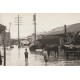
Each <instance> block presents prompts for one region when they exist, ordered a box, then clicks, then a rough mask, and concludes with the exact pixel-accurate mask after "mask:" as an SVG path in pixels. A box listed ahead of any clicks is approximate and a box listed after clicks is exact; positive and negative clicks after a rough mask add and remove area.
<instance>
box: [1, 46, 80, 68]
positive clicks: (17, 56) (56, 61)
mask: <svg viewBox="0 0 80 80" xmlns="http://www.w3.org/2000/svg"><path fill="white" fill-rule="evenodd" d="M25 48H27V50H28V53H29V57H28V60H27V59H26V60H25V56H24V51H25ZM25 48H20V49H19V48H18V46H16V45H15V46H14V48H12V49H10V48H7V49H6V65H7V66H79V65H80V60H77V59H75V60H73V59H69V60H66V59H65V56H64V55H63V53H60V55H59V57H58V58H55V57H54V52H51V55H50V57H49V59H48V62H47V63H45V61H44V58H43V53H42V51H41V50H40V51H34V52H30V50H29V48H28V47H25ZM0 49H1V53H2V54H3V49H2V48H0ZM3 62H4V61H3Z"/></svg>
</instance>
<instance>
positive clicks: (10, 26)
mask: <svg viewBox="0 0 80 80" xmlns="http://www.w3.org/2000/svg"><path fill="white" fill-rule="evenodd" d="M10 29H11V22H10V27H9V36H10V37H9V45H10V48H11V33H10Z"/></svg>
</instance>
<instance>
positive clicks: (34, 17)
mask: <svg viewBox="0 0 80 80" xmlns="http://www.w3.org/2000/svg"><path fill="white" fill-rule="evenodd" d="M33 21H34V43H35V42H36V13H34V15H33Z"/></svg>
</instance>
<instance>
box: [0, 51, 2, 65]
mask: <svg viewBox="0 0 80 80" xmlns="http://www.w3.org/2000/svg"><path fill="white" fill-rule="evenodd" d="M0 65H2V56H1V51H0Z"/></svg>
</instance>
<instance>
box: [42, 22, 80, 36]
mask: <svg viewBox="0 0 80 80" xmlns="http://www.w3.org/2000/svg"><path fill="white" fill-rule="evenodd" d="M66 28H67V32H78V31H80V23H76V24H72V25H67V26H66ZM60 34H64V26H62V27H58V28H55V29H53V30H51V31H49V32H46V33H44V34H42V35H60Z"/></svg>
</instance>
